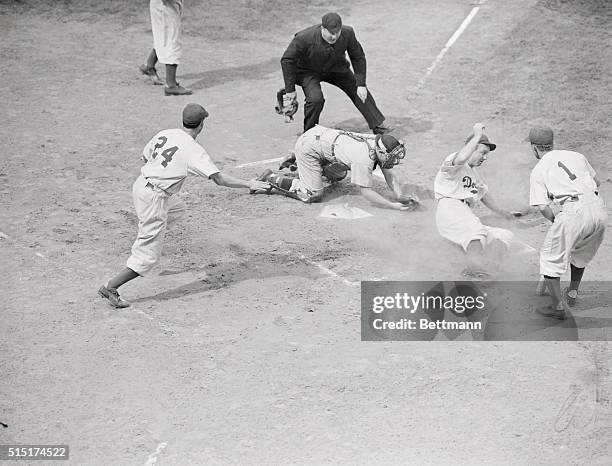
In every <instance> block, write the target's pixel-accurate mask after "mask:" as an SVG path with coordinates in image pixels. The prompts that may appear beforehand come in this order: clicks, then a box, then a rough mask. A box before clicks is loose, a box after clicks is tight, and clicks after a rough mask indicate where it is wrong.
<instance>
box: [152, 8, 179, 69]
mask: <svg viewBox="0 0 612 466" xmlns="http://www.w3.org/2000/svg"><path fill="white" fill-rule="evenodd" d="M149 11H150V13H151V29H152V30H153V48H154V49H155V53H156V54H157V59H158V60H159V62H160V63H163V64H164V65H178V64H179V62H180V60H181V56H182V54H183V50H182V44H181V14H180V12H178V11H176V10H175V9H174V8H172V7H171V6H166V5H164V3H163V2H162V0H151V2H150V4H149Z"/></svg>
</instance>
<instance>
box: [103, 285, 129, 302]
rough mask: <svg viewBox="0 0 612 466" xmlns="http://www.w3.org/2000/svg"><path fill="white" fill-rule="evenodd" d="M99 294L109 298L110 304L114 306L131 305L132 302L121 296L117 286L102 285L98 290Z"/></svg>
mask: <svg viewBox="0 0 612 466" xmlns="http://www.w3.org/2000/svg"><path fill="white" fill-rule="evenodd" d="M98 294H99V295H100V296H102V297H103V298H105V299H107V300H108V304H110V305H111V306H113V307H114V308H123V307H129V306H130V303H128V302H127V301H126V300H125V299H122V298H121V296H119V292H118V291H117V288H106V286H104V285H102V286H101V287H100V289H99V290H98Z"/></svg>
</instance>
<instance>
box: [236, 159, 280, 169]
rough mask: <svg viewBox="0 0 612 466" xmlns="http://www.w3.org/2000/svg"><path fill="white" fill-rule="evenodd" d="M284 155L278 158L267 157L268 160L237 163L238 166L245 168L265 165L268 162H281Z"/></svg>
mask: <svg viewBox="0 0 612 466" xmlns="http://www.w3.org/2000/svg"><path fill="white" fill-rule="evenodd" d="M283 159H284V157H278V158H276V159H266V160H256V161H255V162H248V163H242V164H240V165H236V168H244V167H250V166H253V165H265V164H267V163H273V162H280V161H281V160H283Z"/></svg>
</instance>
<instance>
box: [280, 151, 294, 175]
mask: <svg viewBox="0 0 612 466" xmlns="http://www.w3.org/2000/svg"><path fill="white" fill-rule="evenodd" d="M283 168H289V169H290V170H291V171H292V172H293V171H295V170H297V165H296V162H295V153H294V152H290V153H289V155H287V156H285V157H284V158H283V160H281V163H280V165H279V166H278V169H279V170H282V169H283Z"/></svg>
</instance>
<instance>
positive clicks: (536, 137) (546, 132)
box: [525, 126, 554, 146]
mask: <svg viewBox="0 0 612 466" xmlns="http://www.w3.org/2000/svg"><path fill="white" fill-rule="evenodd" d="M553 139H554V137H553V130H552V128H551V127H549V126H534V127H533V128H531V129H530V130H529V136H527V137H526V138H525V141H526V142H530V143H531V144H536V145H538V146H548V145H550V144H552V143H553Z"/></svg>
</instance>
